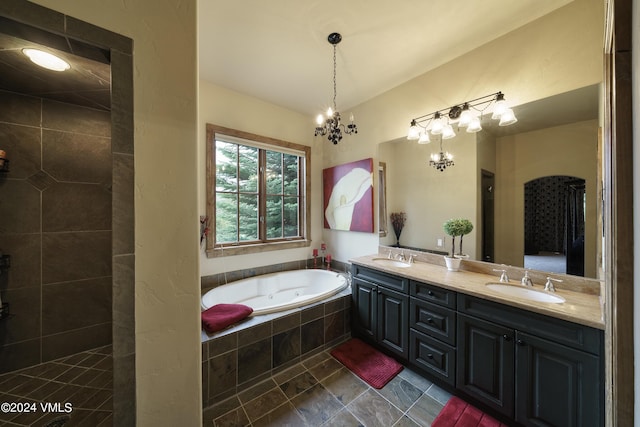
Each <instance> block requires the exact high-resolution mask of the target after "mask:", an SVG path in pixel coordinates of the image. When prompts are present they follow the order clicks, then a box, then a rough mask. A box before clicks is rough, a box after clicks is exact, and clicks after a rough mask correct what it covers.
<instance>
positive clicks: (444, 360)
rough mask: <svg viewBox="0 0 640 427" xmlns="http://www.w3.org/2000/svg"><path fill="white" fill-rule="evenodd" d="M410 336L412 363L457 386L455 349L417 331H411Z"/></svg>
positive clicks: (410, 358) (410, 357)
mask: <svg viewBox="0 0 640 427" xmlns="http://www.w3.org/2000/svg"><path fill="white" fill-rule="evenodd" d="M409 334H410V338H409V360H410V362H411V363H412V364H414V365H416V366H418V367H419V368H421V369H423V370H424V371H426V372H429V373H430V374H432V375H434V376H436V377H438V378H440V379H441V380H443V381H445V382H447V383H448V384H451V385H452V386H453V385H455V378H456V375H455V374H456V370H455V362H456V350H455V348H453V347H451V346H449V345H447V344H445V343H443V342H440V341H438V340H436V339H433V338H431V337H430V336H428V335H426V334H423V333H422V332H419V331H416V330H415V329H411V330H410V333H409Z"/></svg>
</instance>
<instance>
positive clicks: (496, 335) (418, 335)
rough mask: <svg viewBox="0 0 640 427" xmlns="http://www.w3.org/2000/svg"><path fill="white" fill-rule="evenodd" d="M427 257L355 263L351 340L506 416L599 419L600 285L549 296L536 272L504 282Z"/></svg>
mask: <svg viewBox="0 0 640 427" xmlns="http://www.w3.org/2000/svg"><path fill="white" fill-rule="evenodd" d="M424 256H425V257H427V259H418V260H417V261H416V262H413V263H408V262H404V261H399V260H394V259H388V258H386V257H384V256H381V255H372V256H365V257H360V258H356V259H352V260H351V263H352V271H351V273H352V279H353V281H352V292H353V296H352V299H353V314H352V322H353V324H352V333H353V335H354V336H358V337H360V338H363V339H365V340H367V341H368V342H369V343H371V344H373V345H375V346H376V347H378V348H379V349H381V350H383V351H385V352H386V353H388V354H391V355H393V356H394V357H395V358H396V359H398V360H400V361H402V362H403V363H405V364H408V365H410V366H412V367H414V368H416V369H417V370H418V371H420V372H422V373H423V374H424V376H425V377H427V378H429V379H431V380H433V381H435V382H438V383H439V384H440V385H443V386H445V387H447V388H449V389H450V390H452V391H453V392H455V393H456V394H459V395H461V396H463V397H466V398H468V399H469V401H470V402H472V403H474V404H476V405H478V406H480V407H482V408H484V409H488V410H489V411H490V412H492V413H493V414H495V415H497V416H498V417H502V418H503V419H505V420H513V421H515V422H516V423H518V424H521V425H525V426H547V425H548V426H562V427H569V426H601V425H604V353H603V351H604V350H603V348H604V320H603V309H602V301H601V298H600V292H599V288H598V287H597V286H592V287H589V286H584V285H583V284H578V285H577V286H572V284H571V283H563V284H562V285H563V286H562V287H560V286H557V285H556V291H555V292H548V291H544V281H542V283H540V282H539V280H540V279H539V277H537V276H534V283H535V284H534V286H533V287H526V286H523V285H521V284H520V277H517V278H515V280H510V281H509V282H507V283H501V282H500V281H499V276H500V273H497V276H496V273H493V274H489V272H490V271H491V270H490V269H487V271H483V269H482V268H479V269H478V268H476V269H475V271H469V270H474V268H473V267H470V268H469V269H467V270H462V271H457V272H451V271H447V269H446V268H445V267H444V262H443V261H442V257H439V258H436V257H434V256H429V255H424ZM419 257H422V255H419ZM468 264H469V266H472V265H474V263H473V262H472V263H468ZM482 264H484V263H480V264H477V265H482ZM486 265H488V264H486ZM594 282H595V281H594ZM576 289H577V290H576ZM513 421H512V422H513Z"/></svg>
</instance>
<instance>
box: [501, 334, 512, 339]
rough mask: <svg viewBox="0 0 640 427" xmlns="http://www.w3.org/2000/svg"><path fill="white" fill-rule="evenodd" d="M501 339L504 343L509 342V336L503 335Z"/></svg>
mask: <svg viewBox="0 0 640 427" xmlns="http://www.w3.org/2000/svg"><path fill="white" fill-rule="evenodd" d="M502 338H503V339H504V340H505V341H511V337H510V336H509V335H507V334H504V335H503V336H502Z"/></svg>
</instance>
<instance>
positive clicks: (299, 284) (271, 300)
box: [201, 270, 349, 316]
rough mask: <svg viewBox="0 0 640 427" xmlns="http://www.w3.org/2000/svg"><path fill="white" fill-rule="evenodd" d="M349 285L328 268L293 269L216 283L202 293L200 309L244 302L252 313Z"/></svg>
mask: <svg viewBox="0 0 640 427" xmlns="http://www.w3.org/2000/svg"><path fill="white" fill-rule="evenodd" d="M348 285H349V283H348V281H347V279H346V277H345V276H344V275H343V274H340V273H336V272H333V271H327V270H292V271H283V272H280V273H272V274H265V275H261V276H254V277H251V278H248V279H243V280H238V281H236V282H232V283H229V284H226V285H222V286H218V287H217V288H214V289H212V290H210V291H209V292H207V293H206V294H204V295H203V296H202V301H201V305H202V309H203V310H206V309H207V308H209V307H211V306H213V305H215V304H220V303H225V304H244V305H248V306H249V307H251V308H253V314H252V316H258V315H261V314H268V313H275V312H278V311H284V310H289V309H292V308H296V307H301V306H303V305H307V304H312V303H315V302H318V301H322V300H323V299H325V298H328V297H330V296H332V295H335V294H337V293H338V292H340V291H342V290H343V289H345V288H346V287H347V286H348Z"/></svg>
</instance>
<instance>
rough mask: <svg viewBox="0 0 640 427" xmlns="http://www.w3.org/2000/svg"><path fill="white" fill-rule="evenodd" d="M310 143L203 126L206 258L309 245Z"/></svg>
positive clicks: (209, 125) (213, 126)
mask: <svg viewBox="0 0 640 427" xmlns="http://www.w3.org/2000/svg"><path fill="white" fill-rule="evenodd" d="M310 153H311V149H310V147H307V146H303V145H299V144H294V143H290V142H286V141H280V140H276V139H272V138H267V137H262V136H259V135H254V134H249V133H246V132H241V131H238V130H234V129H228V128H223V127H220V126H215V125H211V124H208V125H207V215H208V216H209V218H210V221H211V222H210V223H211V224H212V232H211V233H209V235H208V236H207V255H208V256H209V257H215V256H222V255H224V254H227V255H234V254H241V253H251V252H261V251H265V250H275V249H283V248H289V247H302V246H308V244H309V242H308V241H307V236H308V235H309V225H308V220H307V219H308V218H309V206H307V197H306V196H307V194H308V185H309V177H308V175H309V164H310V161H311V160H310V155H311V154H310Z"/></svg>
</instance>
